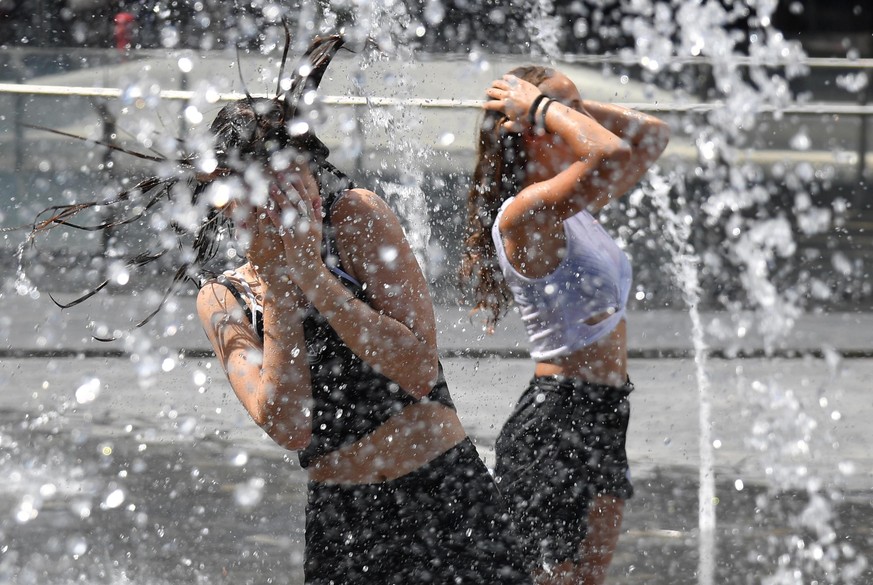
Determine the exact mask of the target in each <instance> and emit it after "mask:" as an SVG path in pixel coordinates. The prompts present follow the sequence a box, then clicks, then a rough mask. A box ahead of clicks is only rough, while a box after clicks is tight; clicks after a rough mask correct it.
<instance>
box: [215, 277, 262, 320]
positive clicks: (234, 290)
mask: <svg viewBox="0 0 873 585" xmlns="http://www.w3.org/2000/svg"><path fill="white" fill-rule="evenodd" d="M215 282H216V283H217V284H220V285H222V286H224V287H225V288H227V290H229V291H230V294H232V295H233V296H234V298H235V299H236V300H237V302H239V304H240V306H241V307H242V309H243V311H245V314H246V316H247V317H248V318H249V322H250V323H251V324H252V328H253V329H254V330H255V332H256V333H257V334H258V335H259V336H261V337H263V331H264V323H263V319H262V317H261V315H263V313H264V308H263V307H262V306H261V304H260V303H259V302H258V299H257V297H256V296H255V293H254V291H253V290H252V287H250V286H249V283H248V282H246V281H245V279H244V278H241V277H240V276H239V275H237V273H236V272H235V271H233V270H228V271H227V272H225V273H223V274H220V275H218V278H216V279H215ZM238 287H242V289H243V292H240V290H239V288H238Z"/></svg>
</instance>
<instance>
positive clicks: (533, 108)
mask: <svg viewBox="0 0 873 585" xmlns="http://www.w3.org/2000/svg"><path fill="white" fill-rule="evenodd" d="M544 99H546V94H544V93H541V94H540V95H538V96H537V97H535V98H534V101H532V102H531V104H530V109H529V110H528V111H527V121H528V122H530V125H531V127H532V128H535V127H536V124H537V108H539V107H540V102H541V101H543V100H544Z"/></svg>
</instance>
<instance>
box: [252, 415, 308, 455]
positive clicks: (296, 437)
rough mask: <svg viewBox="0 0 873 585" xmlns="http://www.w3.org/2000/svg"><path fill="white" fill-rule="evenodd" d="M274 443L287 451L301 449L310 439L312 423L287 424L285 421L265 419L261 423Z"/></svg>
mask: <svg viewBox="0 0 873 585" xmlns="http://www.w3.org/2000/svg"><path fill="white" fill-rule="evenodd" d="M261 428H262V429H264V432H266V433H267V436H269V437H270V439H272V441H273V442H274V443H276V444H277V445H279V446H280V447H282V448H283V449H287V450H289V451H301V450H303V449H305V448H306V447H308V446H309V443H310V442H311V441H312V423H311V422H310V421H308V420H307V423H306V424H304V425H296V424H287V423H286V422H285V421H267V422H266V423H265V424H262V425H261Z"/></svg>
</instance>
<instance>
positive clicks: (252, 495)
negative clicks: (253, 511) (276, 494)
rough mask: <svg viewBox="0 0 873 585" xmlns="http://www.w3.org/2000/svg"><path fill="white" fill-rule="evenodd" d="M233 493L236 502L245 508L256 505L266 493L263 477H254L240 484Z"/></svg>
mask: <svg viewBox="0 0 873 585" xmlns="http://www.w3.org/2000/svg"><path fill="white" fill-rule="evenodd" d="M233 495H234V499H235V500H236V503H237V504H238V505H239V506H242V507H243V508H251V507H252V506H256V505H257V504H258V503H260V501H261V498H262V497H263V495H264V480H263V478H260V477H253V478H251V479H249V480H248V481H247V482H245V483H241V484H238V485H237V486H236V489H235V490H234V493H233Z"/></svg>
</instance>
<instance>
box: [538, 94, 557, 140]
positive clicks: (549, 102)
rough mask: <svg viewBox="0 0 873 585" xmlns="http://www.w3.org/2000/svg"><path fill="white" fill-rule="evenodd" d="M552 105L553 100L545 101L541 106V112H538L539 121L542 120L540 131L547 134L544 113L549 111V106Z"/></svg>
mask: <svg viewBox="0 0 873 585" xmlns="http://www.w3.org/2000/svg"><path fill="white" fill-rule="evenodd" d="M553 103H555V100H553V99H552V98H549V99H547V100H546V102H545V103H544V104H543V107H542V110H541V111H540V120H542V129H543V130H544V131H546V132H548V130H547V129H546V112H548V111H549V106H551V105H552V104H553Z"/></svg>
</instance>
